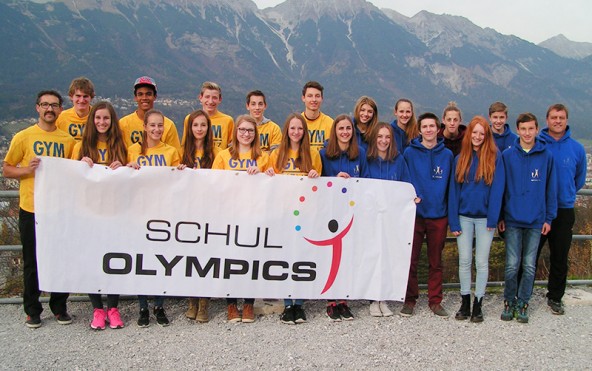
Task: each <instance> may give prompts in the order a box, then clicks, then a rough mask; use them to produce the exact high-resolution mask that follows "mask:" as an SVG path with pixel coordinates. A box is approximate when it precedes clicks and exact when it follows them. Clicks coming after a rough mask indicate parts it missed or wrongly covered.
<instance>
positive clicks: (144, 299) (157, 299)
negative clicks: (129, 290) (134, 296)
mask: <svg viewBox="0 0 592 371" xmlns="http://www.w3.org/2000/svg"><path fill="white" fill-rule="evenodd" d="M138 301H139V302H140V309H148V296H146V295H138ZM163 305H164V296H157V295H155V296H154V307H155V308H156V307H162V306H163Z"/></svg>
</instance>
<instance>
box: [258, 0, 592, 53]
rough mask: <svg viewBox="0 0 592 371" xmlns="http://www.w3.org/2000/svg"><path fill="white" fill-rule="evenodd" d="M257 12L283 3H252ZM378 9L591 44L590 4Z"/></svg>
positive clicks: (436, 2)
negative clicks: (463, 20)
mask: <svg viewBox="0 0 592 371" xmlns="http://www.w3.org/2000/svg"><path fill="white" fill-rule="evenodd" d="M254 1H255V3H256V4H257V6H258V7H259V8H260V9H263V8H267V7H270V6H275V5H277V4H280V3H282V2H284V0H254ZM370 2H371V3H372V4H374V5H375V6H377V7H378V8H390V9H394V10H396V11H397V12H399V13H401V14H403V15H406V16H408V17H412V16H413V15H415V14H416V13H417V12H419V11H420V10H427V11H429V12H431V13H435V14H444V13H445V14H452V15H460V16H463V17H466V18H468V19H469V20H470V21H471V22H473V23H474V24H476V25H478V26H480V27H483V28H485V27H491V28H493V29H495V30H496V31H498V32H500V33H502V34H506V35H516V36H518V37H520V38H522V39H524V40H528V41H531V42H534V43H535V44H538V43H540V42H541V41H544V40H546V39H548V38H550V37H553V36H556V35H558V34H563V35H565V37H567V38H568V39H570V40H573V41H586V42H592V20H590V17H591V16H592V1H590V0H562V1H558V0H497V1H482V0H449V1H443V0H414V1H411V0H370Z"/></svg>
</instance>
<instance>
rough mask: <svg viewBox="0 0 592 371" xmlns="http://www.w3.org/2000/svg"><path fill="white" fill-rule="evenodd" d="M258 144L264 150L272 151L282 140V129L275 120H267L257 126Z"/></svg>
mask: <svg viewBox="0 0 592 371" xmlns="http://www.w3.org/2000/svg"><path fill="white" fill-rule="evenodd" d="M257 131H258V132H259V144H260V145H261V150H263V151H265V152H268V153H269V152H271V151H273V150H274V149H275V148H276V147H277V146H279V145H280V143H281V142H282V129H280V127H279V126H278V124H276V123H275V122H273V121H271V120H269V121H267V122H266V123H263V124H261V125H258V126H257Z"/></svg>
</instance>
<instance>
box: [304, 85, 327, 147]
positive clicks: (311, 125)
mask: <svg viewBox="0 0 592 371" xmlns="http://www.w3.org/2000/svg"><path fill="white" fill-rule="evenodd" d="M323 90H325V89H324V88H323V86H322V85H321V84H319V83H318V82H316V81H309V82H307V83H306V84H304V87H303V88H302V102H304V112H302V117H304V120H306V125H307V126H308V134H309V136H310V148H311V149H316V150H317V151H320V150H321V148H323V146H324V144H325V140H329V134H330V133H331V126H332V125H333V119H332V118H331V117H329V116H327V115H325V114H324V113H323V112H321V105H322V104H323Z"/></svg>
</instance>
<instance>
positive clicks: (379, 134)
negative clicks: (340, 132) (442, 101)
mask: <svg viewBox="0 0 592 371" xmlns="http://www.w3.org/2000/svg"><path fill="white" fill-rule="evenodd" d="M367 157H368V173H369V176H370V178H375V179H385V180H396V181H402V182H408V183H411V178H410V177H409V168H408V167H407V162H405V159H404V158H403V155H402V154H400V153H399V151H397V144H396V143H395V135H394V133H393V127H392V126H391V125H390V124H387V123H386V122H379V123H377V124H376V127H375V128H374V130H373V131H372V134H371V135H370V138H369V145H368V153H367ZM370 315H371V316H373V317H383V316H384V317H389V316H392V315H393V312H392V311H391V310H390V309H389V307H388V305H387V304H386V302H384V301H372V302H371V303H370Z"/></svg>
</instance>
